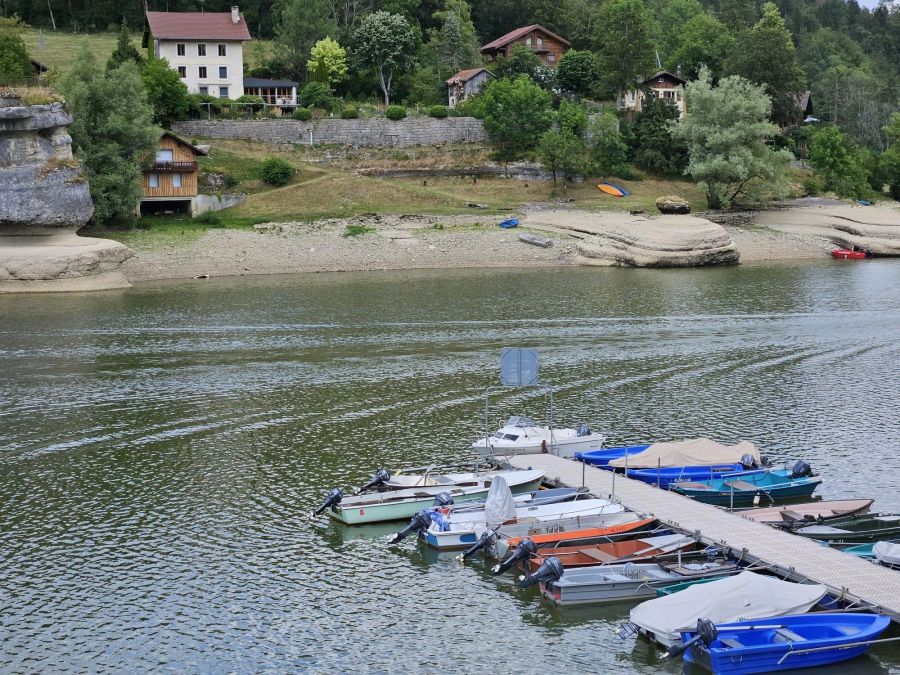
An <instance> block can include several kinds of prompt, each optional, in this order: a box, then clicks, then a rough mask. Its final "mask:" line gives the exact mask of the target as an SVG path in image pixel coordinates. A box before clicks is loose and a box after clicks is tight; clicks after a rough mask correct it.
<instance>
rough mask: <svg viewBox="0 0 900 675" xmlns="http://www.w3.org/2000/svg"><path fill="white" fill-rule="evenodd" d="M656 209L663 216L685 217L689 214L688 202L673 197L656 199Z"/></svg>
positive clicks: (689, 205) (689, 206)
mask: <svg viewBox="0 0 900 675" xmlns="http://www.w3.org/2000/svg"><path fill="white" fill-rule="evenodd" d="M656 208H657V209H658V210H659V212H660V213H662V214H663V215H674V216H686V215H687V214H689V213H690V212H691V204H690V202H689V201H688V200H686V199H682V198H681V197H677V196H675V195H669V196H668V197H660V198H659V199H657V200H656Z"/></svg>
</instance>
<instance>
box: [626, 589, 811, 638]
mask: <svg viewBox="0 0 900 675" xmlns="http://www.w3.org/2000/svg"><path fill="white" fill-rule="evenodd" d="M826 592H827V589H826V588H825V587H824V586H820V585H818V584H795V583H792V582H790V581H781V580H780V579H776V578H775V577H769V576H765V575H763V574H756V573H754V572H749V571H744V572H741V573H740V574H737V575H735V576H733V577H727V578H725V579H716V580H715V581H712V582H710V583H704V584H694V585H692V586H689V587H688V588H685V589H684V590H682V591H681V592H679V593H674V594H671V595H664V596H662V597H658V598H654V599H652V600H648V601H647V602H644V603H641V604H640V605H638V606H637V607H635V608H634V609H632V610H631V617H630V618H631V623H633V624H634V625H635V626H637V628H638V631H639V632H640V633H641V635H644V636H645V637H647V638H649V639H650V640H651V641H653V642H658V643H659V644H661V645H662V646H663V647H671V646H672V645H675V644H678V643H680V642H681V632H682V631H683V630H686V629H689V628H692V627H694V626H696V625H697V619H702V618H705V619H709V620H710V621H712V622H713V623H716V624H718V623H727V622H730V621H745V620H749V619H761V618H764V617H771V616H784V615H787V614H802V613H804V612H808V611H809V610H810V609H812V608H813V607H814V606H815V605H816V603H818V602H819V601H820V600H821V599H822V598H823V597H825V593H826Z"/></svg>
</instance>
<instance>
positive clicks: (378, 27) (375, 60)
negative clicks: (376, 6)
mask: <svg viewBox="0 0 900 675" xmlns="http://www.w3.org/2000/svg"><path fill="white" fill-rule="evenodd" d="M353 43H354V55H355V58H356V60H357V62H358V63H359V64H360V65H372V66H375V69H376V71H377V72H378V84H379V86H380V87H381V91H382V93H383V94H384V104H385V105H386V106H388V105H390V103H391V84H392V83H393V81H394V75H395V74H396V73H397V72H402V71H403V70H405V69H406V68H408V67H409V64H410V55H411V54H412V53H413V51H414V50H415V46H416V41H415V37H414V36H413V32H412V29H411V28H410V25H409V22H408V21H407V20H406V19H405V18H404V17H402V16H400V15H399V14H390V13H388V12H384V11H378V12H375V13H374V14H369V16H367V17H366V18H365V19H363V21H362V24H360V27H359V28H357V29H356V32H355V33H354V34H353Z"/></svg>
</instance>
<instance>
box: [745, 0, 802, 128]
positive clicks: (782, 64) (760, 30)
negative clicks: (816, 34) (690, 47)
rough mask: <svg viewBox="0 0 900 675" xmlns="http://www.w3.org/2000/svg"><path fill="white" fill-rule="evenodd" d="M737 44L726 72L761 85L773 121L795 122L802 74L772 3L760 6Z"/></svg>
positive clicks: (792, 43) (788, 33)
mask: <svg viewBox="0 0 900 675" xmlns="http://www.w3.org/2000/svg"><path fill="white" fill-rule="evenodd" d="M738 45H740V47H739V48H738V49H735V50H734V52H733V55H732V59H731V63H730V68H729V70H730V72H731V73H732V74H734V75H740V76H741V77H743V78H745V79H747V80H750V82H752V83H754V84H761V85H763V86H764V87H765V90H766V93H767V94H768V95H769V96H770V97H771V99H772V119H773V121H775V122H776V123H777V124H780V125H782V126H787V125H789V124H794V123H796V122H798V121H799V120H798V119H797V117H798V115H799V108H798V106H797V95H798V93H799V92H800V91H802V90H803V81H804V75H803V71H802V70H801V68H800V65H799V64H798V63H797V55H796V53H795V50H794V42H793V40H792V39H791V34H790V32H789V31H788V29H787V27H786V26H785V25H784V19H783V18H782V17H781V14H780V13H779V12H778V7H777V6H776V5H775V4H774V3H771V2H767V3H766V4H765V5H764V6H763V16H762V18H761V19H760V20H759V22H757V23H756V25H754V26H753V28H751V29H750V30H748V31H745V32H743V33H741V34H740V36H739V37H738Z"/></svg>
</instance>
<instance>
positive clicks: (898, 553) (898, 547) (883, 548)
mask: <svg viewBox="0 0 900 675" xmlns="http://www.w3.org/2000/svg"><path fill="white" fill-rule="evenodd" d="M872 555H874V556H875V559H876V560H877V561H878V562H880V563H881V564H882V565H884V566H885V567H890V568H891V569H900V542H896V541H879V542H877V543H875V544H874V545H873V546H872Z"/></svg>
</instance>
